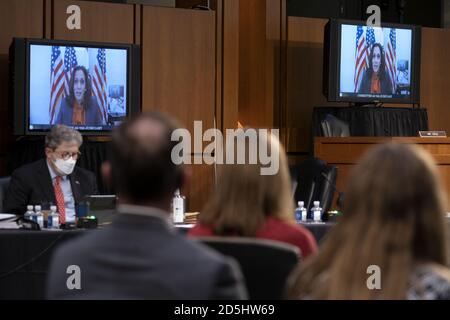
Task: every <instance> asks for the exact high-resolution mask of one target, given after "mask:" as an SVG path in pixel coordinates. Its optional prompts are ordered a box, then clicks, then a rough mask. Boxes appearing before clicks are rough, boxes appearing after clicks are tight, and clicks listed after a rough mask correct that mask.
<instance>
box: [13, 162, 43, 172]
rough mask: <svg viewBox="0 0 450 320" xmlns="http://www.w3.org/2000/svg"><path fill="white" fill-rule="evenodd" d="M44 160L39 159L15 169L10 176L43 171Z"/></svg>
mask: <svg viewBox="0 0 450 320" xmlns="http://www.w3.org/2000/svg"><path fill="white" fill-rule="evenodd" d="M45 166H46V163H45V159H40V160H37V161H34V162H31V163H27V164H24V165H23V166H21V167H19V168H17V169H15V170H14V171H13V173H12V176H21V175H29V174H30V172H33V173H35V172H36V170H40V169H43V168H44V169H45Z"/></svg>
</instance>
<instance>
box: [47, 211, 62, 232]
mask: <svg viewBox="0 0 450 320" xmlns="http://www.w3.org/2000/svg"><path fill="white" fill-rule="evenodd" d="M47 228H48V229H59V215H58V213H57V212H56V206H51V207H50V214H49V215H48V219H47Z"/></svg>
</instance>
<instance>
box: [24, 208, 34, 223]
mask: <svg viewBox="0 0 450 320" xmlns="http://www.w3.org/2000/svg"><path fill="white" fill-rule="evenodd" d="M33 216H34V211H33V206H32V205H28V206H27V212H25V214H24V215H23V217H24V218H25V219H27V220H34V217H33Z"/></svg>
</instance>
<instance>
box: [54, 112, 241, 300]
mask: <svg viewBox="0 0 450 320" xmlns="http://www.w3.org/2000/svg"><path fill="white" fill-rule="evenodd" d="M174 129H176V125H175V124H174V123H173V122H172V121H171V120H170V119H168V118H166V117H165V116H163V115H161V114H158V113H150V114H147V115H141V116H139V117H137V118H135V119H133V120H131V121H130V122H127V123H124V124H123V125H121V126H120V128H119V129H118V130H117V131H116V132H115V133H114V135H113V138H112V145H111V155H110V157H111V158H110V163H109V164H105V165H104V166H103V175H104V176H105V179H106V180H107V181H110V182H113V185H114V188H115V190H116V191H117V193H118V196H119V206H118V212H119V214H118V216H117V217H116V219H115V220H114V221H113V223H112V225H111V226H110V227H108V228H105V229H103V230H95V231H92V232H90V234H89V235H86V236H82V237H80V238H79V239H75V240H74V241H72V242H69V243H68V244H64V245H62V246H61V247H59V248H58V250H56V253H55V256H54V259H53V261H52V264H51V269H50V273H49V280H48V288H47V291H48V297H49V298H51V299H239V298H245V297H246V293H245V289H244V288H243V286H242V280H241V278H240V277H241V276H240V273H239V269H236V268H235V265H234V264H230V262H229V261H228V260H225V258H223V257H222V256H219V255H218V254H216V253H213V252H212V251H210V250H208V249H207V248H205V247H203V246H201V245H200V244H196V243H193V242H191V241H189V240H188V239H186V237H185V236H183V235H179V234H178V232H176V230H174V228H173V226H172V223H171V222H170V215H169V213H168V212H169V208H170V203H171V200H172V197H173V194H174V192H175V190H176V189H179V188H181V187H182V185H183V184H184V182H185V172H184V169H183V168H182V167H181V166H176V165H175V164H174V163H173V162H172V160H171V150H172V148H173V146H174V145H175V142H171V139H170V137H171V133H172V131H173V130H174ZM69 266H77V267H79V270H80V281H79V284H80V285H79V286H80V287H81V289H79V290H78V289H77V288H75V289H73V288H72V290H70V288H68V285H67V283H71V279H72V280H73V278H71V279H68V278H69V276H70V275H71V274H68V273H66V271H67V270H68V267H69ZM73 282H74V283H75V284H76V281H75V280H74V281H73Z"/></svg>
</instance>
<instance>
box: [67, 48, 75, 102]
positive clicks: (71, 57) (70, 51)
mask: <svg viewBox="0 0 450 320" xmlns="http://www.w3.org/2000/svg"><path fill="white" fill-rule="evenodd" d="M77 65H78V62H77V55H76V53H75V49H74V48H73V47H66V52H65V53H64V71H65V78H66V82H65V92H66V96H68V95H69V83H70V77H71V76H72V71H73V68H75V67H76V66H77Z"/></svg>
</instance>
